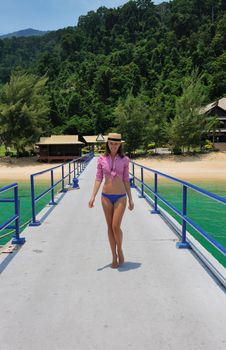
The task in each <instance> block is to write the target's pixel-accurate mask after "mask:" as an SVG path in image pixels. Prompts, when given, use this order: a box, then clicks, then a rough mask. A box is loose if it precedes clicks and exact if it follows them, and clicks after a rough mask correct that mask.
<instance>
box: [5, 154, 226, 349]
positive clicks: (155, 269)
mask: <svg viewBox="0 0 226 350" xmlns="http://www.w3.org/2000/svg"><path fill="white" fill-rule="evenodd" d="M95 171H96V159H95V158H94V159H93V160H92V161H91V162H90V163H89V165H88V166H87V168H86V169H85V171H84V172H83V173H82V174H81V176H80V179H79V184H80V189H70V190H69V191H68V192H67V193H66V194H63V195H62V198H60V200H59V202H58V204H57V205H56V206H55V207H54V209H53V210H52V211H51V212H50V213H48V215H47V213H46V214H45V220H43V222H42V225H41V226H39V227H27V228H26V230H25V231H24V232H23V233H22V236H25V237H26V243H25V244H24V245H23V246H22V247H21V248H20V249H18V251H14V252H13V253H11V254H8V255H5V254H1V255H0V271H1V275H0V311H1V326H0V349H1V350H31V349H32V350H50V349H52V350H58V349H59V350H116V349H117V350H127V349H128V350H169V349H172V350H177V349H178V350H181V349H183V350H191V349H192V350H213V349H217V350H225V349H226V331H225V330H226V297H225V290H224V288H222V286H221V285H220V284H219V283H217V281H216V279H214V278H213V276H212V275H211V273H208V271H207V270H206V269H205V267H204V266H203V264H202V263H200V261H199V259H197V258H196V257H195V255H194V253H192V251H191V250H183V249H181V250H180V249H176V247H175V244H176V241H177V240H178V237H177V236H176V235H175V233H174V232H173V231H171V229H170V228H169V226H168V225H167V224H166V223H165V222H164V221H163V220H162V219H161V217H160V216H159V215H151V214H150V207H149V206H148V204H147V203H146V201H145V200H143V199H141V198H139V196H138V193H137V192H136V190H135V189H132V194H133V198H134V202H135V209H134V211H132V212H130V211H129V210H126V212H125V216H124V221H123V225H122V229H123V233H124V254H125V259H126V262H125V264H124V265H123V266H122V267H120V268H118V269H111V267H110V263H111V254H110V248H109V243H108V239H107V230H106V223H105V220H104V214H103V212H102V208H101V204H100V193H99V194H98V196H97V200H96V203H95V207H94V208H93V209H89V208H88V201H89V197H90V194H91V190H92V187H93V183H94V177H95ZM45 210H47V211H48V208H47V209H45ZM41 215H42V216H43V212H42V213H41Z"/></svg>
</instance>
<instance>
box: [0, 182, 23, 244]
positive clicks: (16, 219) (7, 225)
mask: <svg viewBox="0 0 226 350" xmlns="http://www.w3.org/2000/svg"><path fill="white" fill-rule="evenodd" d="M10 190H13V198H11V199H9V198H8V199H7V198H5V199H0V202H1V203H14V215H12V216H11V217H10V218H9V219H8V220H6V221H5V222H4V223H3V224H2V225H0V232H1V231H3V230H4V229H10V230H15V234H14V235H13V240H12V244H24V242H25V238H22V237H20V202H19V195H18V184H17V183H13V184H11V185H9V186H5V187H3V188H1V189H0V193H4V192H9V191H10ZM13 223H14V224H13ZM7 235H8V234H7ZM5 236H6V235H3V236H0V239H1V238H3V237H5Z"/></svg>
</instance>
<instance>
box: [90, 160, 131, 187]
mask: <svg viewBox="0 0 226 350" xmlns="http://www.w3.org/2000/svg"><path fill="white" fill-rule="evenodd" d="M104 176H105V177H109V176H111V177H115V176H119V177H120V178H121V179H122V181H129V158H128V157H126V156H125V157H123V158H121V157H120V156H119V155H118V154H117V155H116V157H115V159H114V162H112V158H111V156H110V155H109V156H100V157H99V158H98V161H97V174H96V180H97V181H100V182H101V181H102V180H103V177H104Z"/></svg>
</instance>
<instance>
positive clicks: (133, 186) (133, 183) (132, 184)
mask: <svg viewBox="0 0 226 350" xmlns="http://www.w3.org/2000/svg"><path fill="white" fill-rule="evenodd" d="M129 181H130V187H131V188H136V185H135V182H134V163H132V177H131V178H130V179H129Z"/></svg>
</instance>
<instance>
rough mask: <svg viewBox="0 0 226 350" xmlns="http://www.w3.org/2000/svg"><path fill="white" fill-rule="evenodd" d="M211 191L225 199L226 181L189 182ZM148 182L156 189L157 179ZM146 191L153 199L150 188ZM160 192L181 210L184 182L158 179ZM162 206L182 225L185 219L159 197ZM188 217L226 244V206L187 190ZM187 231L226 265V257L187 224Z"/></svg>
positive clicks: (223, 244)
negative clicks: (182, 183)
mask: <svg viewBox="0 0 226 350" xmlns="http://www.w3.org/2000/svg"><path fill="white" fill-rule="evenodd" d="M190 183H192V184H194V185H196V186H198V187H200V188H202V189H205V190H207V191H209V192H212V193H215V194H218V195H219V196H221V197H223V198H225V199H226V181H217V182H213V181H192V182H190ZM147 184H148V185H149V186H150V187H151V188H152V189H154V180H153V179H152V180H149V181H148V182H147ZM145 192H147V193H148V195H149V196H150V197H151V198H152V199H153V195H152V194H150V191H148V190H147V189H145ZM158 192H159V194H160V195H161V196H162V197H164V199H166V200H167V201H168V202H169V203H170V204H172V205H173V206H174V207H175V208H176V209H178V210H179V211H182V185H181V184H179V183H175V182H172V181H170V180H166V179H159V182H158ZM158 203H159V205H160V206H161V207H162V208H163V209H165V210H166V211H167V212H168V213H169V214H170V215H172V216H173V217H174V218H175V219H176V220H177V221H178V222H179V223H180V224H181V223H182V219H181V218H180V217H179V216H178V215H177V214H176V213H175V212H174V211H172V210H171V209H169V208H168V207H167V206H166V205H165V204H164V203H162V202H161V201H160V200H158ZM187 216H188V217H189V218H190V219H192V220H193V221H194V222H195V223H196V224H197V225H198V226H199V227H201V228H202V229H203V230H204V231H205V232H206V233H208V235H209V236H211V237H212V238H214V239H215V240H216V241H217V242H219V243H220V244H221V245H222V246H224V247H226V205H223V204H221V203H219V202H216V201H214V200H213V199H211V198H209V197H206V196H204V195H202V194H200V193H198V192H196V191H194V190H192V189H188V191H187ZM187 230H188V231H189V233H191V234H192V236H193V237H194V238H195V239H197V240H198V241H199V242H200V243H201V244H202V245H203V246H204V247H205V248H206V249H207V250H208V251H209V252H210V253H211V254H212V255H213V256H214V257H215V258H216V259H217V260H218V261H219V262H220V263H221V264H222V265H223V266H225V267H226V258H225V256H224V255H223V254H222V253H221V252H219V251H218V250H217V249H216V248H214V247H213V246H212V245H211V244H210V243H209V242H208V241H207V240H206V239H205V238H204V237H203V236H202V235H201V234H200V233H198V232H197V231H196V230H195V229H193V228H192V227H191V226H190V225H188V224H187Z"/></svg>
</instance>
